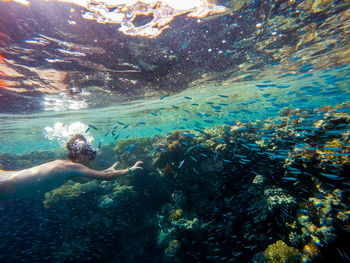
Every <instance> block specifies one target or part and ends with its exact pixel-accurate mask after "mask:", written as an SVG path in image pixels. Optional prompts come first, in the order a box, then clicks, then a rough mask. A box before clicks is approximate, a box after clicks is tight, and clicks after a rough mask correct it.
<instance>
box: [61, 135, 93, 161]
mask: <svg viewBox="0 0 350 263" xmlns="http://www.w3.org/2000/svg"><path fill="white" fill-rule="evenodd" d="M66 148H67V150H68V151H69V153H68V155H67V157H68V159H69V160H71V161H73V162H75V161H76V159H77V158H78V156H79V154H84V155H88V156H90V161H91V160H93V159H94V158H95V156H96V150H94V149H93V148H92V146H91V144H90V143H89V142H88V141H87V140H86V138H85V137H84V136H83V135H81V134H76V135H74V136H73V138H71V139H70V140H69V141H68V142H67V144H66Z"/></svg>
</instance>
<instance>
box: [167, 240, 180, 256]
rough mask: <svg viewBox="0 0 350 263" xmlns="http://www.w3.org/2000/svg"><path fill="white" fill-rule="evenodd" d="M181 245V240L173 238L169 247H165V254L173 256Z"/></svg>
mask: <svg viewBox="0 0 350 263" xmlns="http://www.w3.org/2000/svg"><path fill="white" fill-rule="evenodd" d="M179 247H180V242H179V241H178V240H176V239H174V240H171V241H170V242H169V245H168V247H167V248H166V249H165V252H164V253H165V256H167V257H173V256H175V254H176V251H177V250H178V248H179Z"/></svg>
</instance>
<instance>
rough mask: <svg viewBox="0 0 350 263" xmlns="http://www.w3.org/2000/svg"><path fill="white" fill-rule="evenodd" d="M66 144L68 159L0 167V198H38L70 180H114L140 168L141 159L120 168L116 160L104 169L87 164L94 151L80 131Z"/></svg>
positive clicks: (91, 158)
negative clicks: (13, 168)
mask: <svg viewBox="0 0 350 263" xmlns="http://www.w3.org/2000/svg"><path fill="white" fill-rule="evenodd" d="M66 147H67V149H68V151H69V154H68V156H67V157H68V159H69V160H56V161H52V162H48V163H45V164H42V165H39V166H36V167H32V168H28V169H24V170H21V171H2V170H0V199H11V198H32V197H37V196H40V195H43V194H45V193H46V192H49V191H51V190H53V189H55V188H58V187H60V186H62V185H63V184H65V183H66V182H67V181H68V180H70V179H79V178H83V177H85V178H93V179H101V180H113V179H115V178H117V177H119V176H122V175H127V174H130V175H131V174H132V173H133V171H135V170H140V169H142V167H141V165H142V164H143V162H142V161H137V162H136V163H135V164H134V165H133V166H132V167H130V168H127V169H122V170H115V167H116V166H117V164H118V163H115V164H114V165H112V166H111V167H110V168H108V169H106V170H103V171H97V170H93V169H90V168H88V167H86V165H88V164H89V163H90V161H91V160H93V159H94V158H95V156H96V150H94V149H93V148H92V147H91V145H90V144H89V143H88V142H87V140H86V139H85V137H84V136H83V135H81V134H76V135H75V136H74V137H73V138H72V139H70V140H69V141H68V142H67V144H66Z"/></svg>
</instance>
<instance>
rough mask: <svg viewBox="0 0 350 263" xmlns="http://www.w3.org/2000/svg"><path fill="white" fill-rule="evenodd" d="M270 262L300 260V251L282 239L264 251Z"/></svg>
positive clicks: (279, 262) (278, 262)
mask: <svg viewBox="0 0 350 263" xmlns="http://www.w3.org/2000/svg"><path fill="white" fill-rule="evenodd" d="M264 254H265V257H266V258H267V259H268V261H267V262H268V263H292V262H298V259H297V256H298V255H299V251H298V250H297V249H295V248H293V247H289V246H287V244H286V243H284V242H283V241H282V240H278V241H276V243H274V244H271V245H269V246H268V247H267V248H266V250H265V251H264Z"/></svg>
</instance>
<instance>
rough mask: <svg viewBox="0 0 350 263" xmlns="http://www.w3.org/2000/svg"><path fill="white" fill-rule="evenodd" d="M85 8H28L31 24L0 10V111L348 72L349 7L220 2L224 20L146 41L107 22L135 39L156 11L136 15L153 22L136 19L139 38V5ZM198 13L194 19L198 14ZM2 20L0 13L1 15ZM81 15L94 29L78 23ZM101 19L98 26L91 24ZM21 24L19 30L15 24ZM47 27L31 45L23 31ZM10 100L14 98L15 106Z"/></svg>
mask: <svg viewBox="0 0 350 263" xmlns="http://www.w3.org/2000/svg"><path fill="white" fill-rule="evenodd" d="M88 2H89V1H86V2H84V4H82V6H84V7H85V6H87V5H88ZM175 2H176V1H174V2H173V3H175ZM204 2H205V1H203V2H201V3H202V4H203V5H202V6H201V7H208V8H209V10H214V9H215V8H214V7H213V8H212V9H210V6H211V5H214V6H217V5H215V4H210V3H206V2H205V3H204ZM94 3H95V4H94V5H93V4H90V5H89V6H87V9H89V8H91V9H93V10H95V12H94V11H92V12H88V11H87V10H86V9H84V8H82V7H79V6H76V5H73V4H68V3H57V2H55V1H48V2H42V3H40V5H39V4H38V3H37V1H34V2H33V3H32V8H33V9H34V10H36V9H38V10H40V11H42V13H43V15H42V16H41V17H36V16H35V15H34V14H31V13H30V12H25V13H24V14H22V13H21V12H19V11H18V5H17V4H16V5H15V3H7V2H6V3H5V2H3V1H0V32H1V35H0V38H1V39H0V42H1V44H2V45H3V47H6V48H2V49H1V50H0V52H1V57H0V72H3V73H4V74H1V80H0V85H1V86H4V87H6V89H1V90H0V92H1V95H2V96H0V102H3V103H0V110H1V111H6V112H21V111H22V112H23V111H40V110H45V107H43V106H42V105H44V104H38V103H37V101H36V100H35V99H34V98H37V97H39V96H41V95H43V94H49V93H54V94H52V99H54V98H57V97H58V96H57V94H56V93H62V92H63V93H65V94H66V97H69V98H70V99H71V100H72V101H81V100H86V103H87V105H88V106H89V107H94V106H102V105H105V103H106V101H105V100H103V99H102V100H99V98H101V97H107V96H108V98H109V99H110V101H111V102H115V101H118V102H120V101H123V102H125V101H129V100H134V99H138V98H147V97H157V96H161V94H163V93H166V94H169V95H171V94H175V93H177V92H179V91H181V90H184V89H187V88H191V87H193V86H199V85H198V83H203V82H204V81H205V82H207V81H212V82H213V83H219V84H225V83H226V84H227V83H232V82H233V81H238V80H246V78H248V79H258V78H260V77H261V76H262V75H270V74H273V75H277V74H280V75H284V74H295V75H298V74H301V73H303V72H305V71H307V72H310V73H311V72H313V71H315V70H317V69H329V68H331V67H333V66H340V65H344V64H349V63H350V54H349V48H348V38H347V36H348V35H349V27H348V25H347V23H348V21H349V19H350V17H349V16H350V14H349V12H348V9H349V1H333V0H328V1H309V0H308V1H281V0H279V1H275V0H273V1H272V0H270V1H264V2H261V3H260V4H258V5H257V4H256V1H250V0H233V1H231V0H228V1H220V4H221V5H223V6H225V8H226V9H227V11H226V12H224V13H220V14H217V15H214V16H208V17H206V18H204V19H200V20H197V19H195V18H189V17H186V16H185V15H182V16H179V17H178V18H177V19H174V20H173V21H172V22H171V27H170V28H168V29H167V30H165V31H163V33H162V34H160V35H159V36H158V37H157V38H154V39H148V38H140V37H138V38H130V37H128V36H125V35H124V34H122V33H119V34H116V32H115V31H116V27H118V25H115V24H112V23H108V22H111V21H113V19H118V18H119V19H121V20H123V19H124V16H123V15H121V16H119V15H120V12H121V13H122V14H125V13H126V12H128V11H130V10H131V13H132V14H133V15H131V17H128V19H129V20H128V19H126V20H127V21H125V22H124V24H125V27H124V28H123V27H122V30H124V29H125V30H130V33H131V34H134V33H135V31H137V30H140V32H141V31H143V26H146V25H147V26H146V27H148V26H150V25H154V23H156V21H157V18H156V16H157V15H159V13H157V12H158V11H159V10H160V9H161V8H160V6H161V5H159V6H157V5H155V7H154V8H149V6H147V4H146V6H147V8H145V10H144V12H145V14H149V13H150V12H151V13H152V12H154V13H157V14H155V15H154V17H151V16H147V15H144V16H143V15H141V17H145V20H146V22H147V21H148V20H147V18H148V17H150V18H149V19H153V18H154V20H155V21H154V20H151V21H152V22H150V23H149V24H148V23H146V25H142V26H140V27H139V28H138V27H134V26H132V23H133V21H132V18H135V10H134V9H137V8H140V9H143V6H142V4H140V3H138V4H135V5H130V6H125V5H117V6H115V5H114V4H113V5H112V4H110V3H109V4H105V5H103V4H101V3H100V2H99V1H94ZM112 6H113V8H114V9H113V8H112ZM56 7H57V9H59V10H61V12H62V13H65V14H68V15H69V16H70V17H71V20H72V21H74V22H75V23H76V24H74V25H72V24H69V22H71V23H72V21H71V20H68V21H66V23H63V22H62V20H60V19H58V18H57V17H56V16H54V15H52V14H51V13H50V12H48V11H47V10H53V9H55V8H56ZM201 7H198V8H199V9H200V10H201V11H205V10H207V9H206V8H201ZM25 8H27V7H25ZM133 8H134V9H133ZM159 8H160V9H159ZM163 8H164V6H163ZM1 10H6V12H7V13H6V14H1ZM23 10H28V9H23ZM174 10H175V9H174V8H172V9H170V11H169V14H167V12H165V13H166V14H165V16H166V17H165V18H164V19H165V20H164V21H163V22H164V23H163V24H162V23H159V24H157V26H156V27H155V28H152V30H154V31H152V32H151V33H159V31H160V30H163V29H164V28H165V27H167V26H168V24H167V23H168V22H169V21H168V18H169V16H170V17H171V19H172V16H173V15H174V14H175V13H176V12H179V13H186V12H187V11H188V10H190V9H188V10H187V11H186V10H180V11H179V9H177V11H176V12H175V11H174ZM81 12H82V13H87V14H89V16H90V18H91V19H97V20H98V22H100V23H96V22H95V21H86V19H84V18H82V17H81ZM188 12H189V11H188ZM97 13H99V14H97ZM141 13H142V12H141ZM101 14H104V15H105V16H107V17H105V18H104V19H102V18H101V19H100V20H99V19H98V17H99V15H101ZM23 15H25V19H26V21H27V23H28V26H27V27H26V28H22V26H21V22H20V21H22V20H21V19H23ZM167 15H169V16H167ZM158 18H159V17H158ZM43 21H44V22H43ZM46 21H49V23H48V24H51V23H52V24H54V25H55V30H53V29H52V27H49V28H46V27H42V28H40V30H42V32H41V35H40V36H37V35H36V34H37V31H31V30H37V25H38V24H39V25H40V24H41V23H45V22H46ZM142 21H143V19H141V22H142ZM165 21H166V23H165ZM158 26H159V27H158ZM10 28H12V29H13V30H9V29H10ZM126 28H127V29H126ZM52 31H54V32H52ZM62 32H65V34H63V33H62ZM145 35H147V33H145ZM14 40H16V41H17V42H14ZM63 40H64V41H63ZM309 64H310V65H312V66H311V67H310V68H308V69H307V70H306V69H305V68H304V66H306V65H309ZM48 66H49V68H50V70H47V69H46V68H47V67H48ZM270 70H273V73H271V72H270ZM28 79H29V80H28ZM1 83H3V84H1ZM77 87H78V88H77ZM18 94H20V95H22V96H20V97H19V98H18V97H17V96H16V95H18ZM92 98H93V99H92ZM57 99H59V98H57ZM16 100H17V101H16ZM18 100H22V102H26V103H18ZM7 102H17V103H7ZM5 104H6V107H1V106H2V105H5ZM24 105H25V106H24ZM48 109H52V108H51V107H49V108H48Z"/></svg>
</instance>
